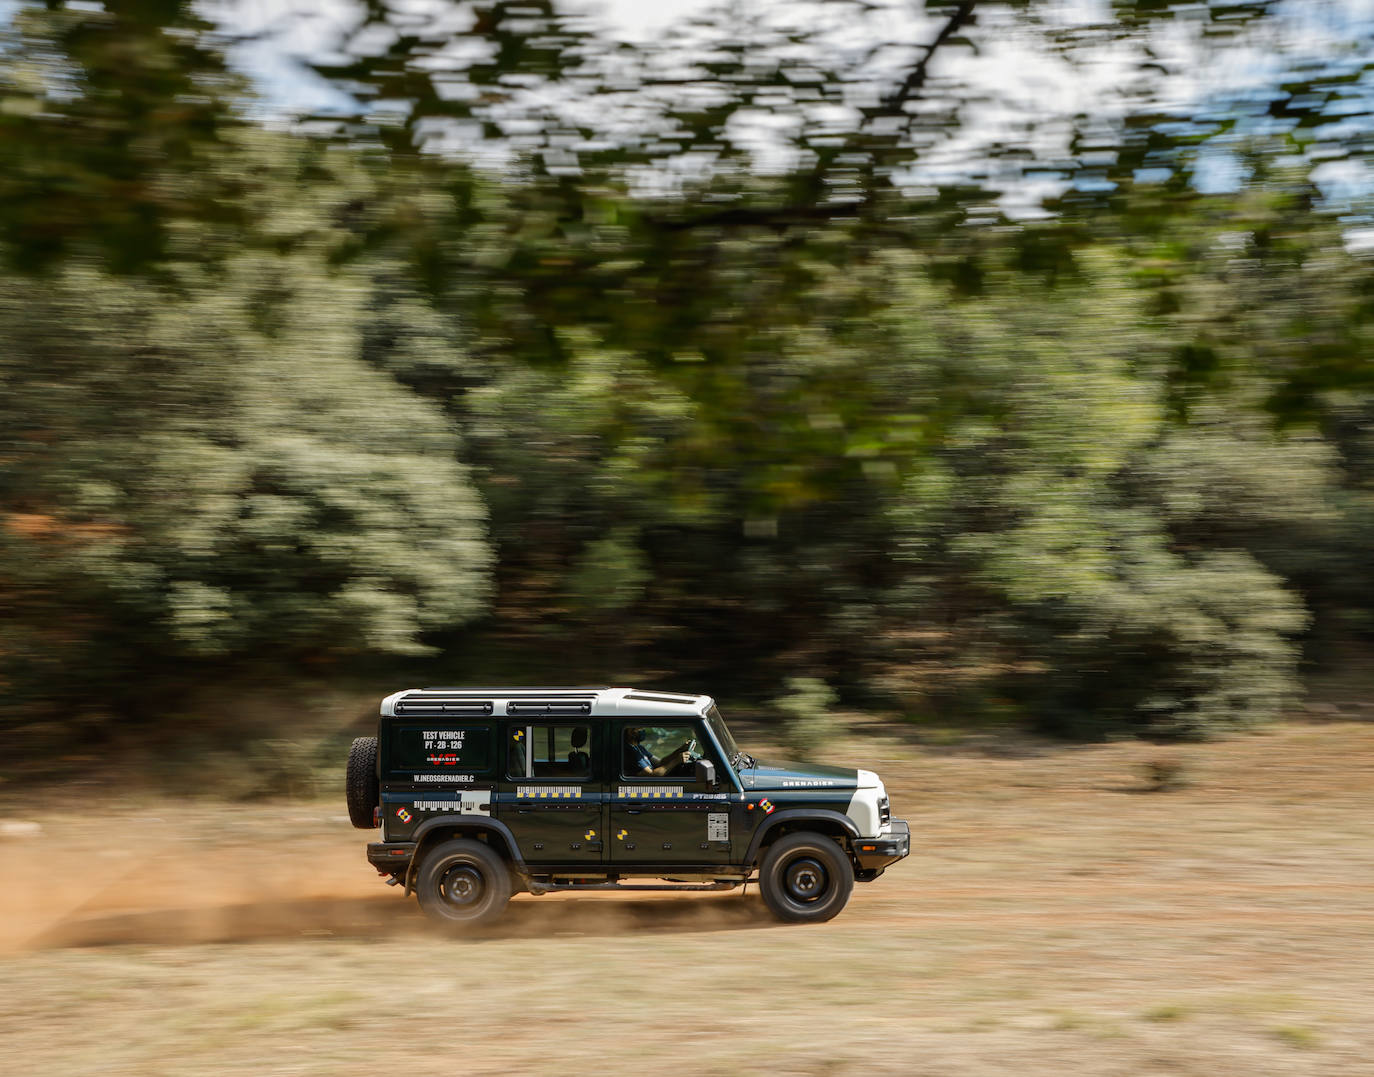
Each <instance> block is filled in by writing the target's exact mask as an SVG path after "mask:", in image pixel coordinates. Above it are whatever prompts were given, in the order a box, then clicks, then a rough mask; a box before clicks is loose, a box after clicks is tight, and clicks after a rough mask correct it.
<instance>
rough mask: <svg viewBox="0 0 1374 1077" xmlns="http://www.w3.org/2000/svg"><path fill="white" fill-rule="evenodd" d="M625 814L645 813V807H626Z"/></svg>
mask: <svg viewBox="0 0 1374 1077" xmlns="http://www.w3.org/2000/svg"><path fill="white" fill-rule="evenodd" d="M625 814H626V815H643V814H644V809H643V808H626V809H625Z"/></svg>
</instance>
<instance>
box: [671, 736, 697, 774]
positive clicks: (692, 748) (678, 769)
mask: <svg viewBox="0 0 1374 1077" xmlns="http://www.w3.org/2000/svg"><path fill="white" fill-rule="evenodd" d="M699 750H700V745H698V743H697V738H696V737H688V738H687V740H686V741H685V742H684V743H683V745H682V747H681V748H679V749H678V751H679V752H686V753H687V755H688V757H689V758H687V759H684V760H683V761H682V762H681V763H679V764H678V765H677V766H675V767H674V768H673V769H672V771H671V773H672V774H673V775H674V776H675V777H682V778H685V777H688V776H689V775H691V774H693V773H694V772H695V770H696V763H695V759H696V757H697V755H698V754H699Z"/></svg>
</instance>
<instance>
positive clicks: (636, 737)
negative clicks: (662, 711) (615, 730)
mask: <svg viewBox="0 0 1374 1077" xmlns="http://www.w3.org/2000/svg"><path fill="white" fill-rule="evenodd" d="M653 732H654V733H656V734H658V735H659V736H658V737H655V738H654V739H655V740H661V739H667V738H668V737H669V736H671V734H673V733H687V732H688V731H687V730H663V729H656V730H654V731H653ZM648 733H649V730H648V729H647V728H646V727H644V726H630V727H628V728H627V729H626V730H625V773H626V774H628V775H632V776H637V777H641V778H663V777H667V776H668V775H670V774H675V773H678V774H681V773H690V772H691V767H692V761H693V760H694V759H695V758H696V757H695V756H694V755H693V754H692V747H693V738H692V737H691V736H690V734H689V735H688V738H687V739H686V740H685V741H683V742H682V744H680V745H679V746H678V747H677V748H675V749H674V750H673V751H671V752H668V753H667V754H666V755H663V756H659V757H658V758H655V757H654V754H653V752H652V751H650V750H649V747H648V745H646V744H645V741H646V740H648V739H649V738H648V736H647V734H648Z"/></svg>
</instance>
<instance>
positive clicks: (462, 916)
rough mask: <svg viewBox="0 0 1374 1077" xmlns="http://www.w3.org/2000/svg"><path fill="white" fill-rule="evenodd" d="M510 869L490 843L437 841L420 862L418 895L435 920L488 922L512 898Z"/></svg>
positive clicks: (429, 915)
mask: <svg viewBox="0 0 1374 1077" xmlns="http://www.w3.org/2000/svg"><path fill="white" fill-rule="evenodd" d="M510 892H511V882H510V871H509V870H508V869H507V868H506V865H505V862H504V861H503V860H502V859H501V858H500V857H499V856H497V855H496V853H494V852H493V851H492V850H491V847H490V846H487V845H483V844H482V843H481V842H480V841H472V840H470V839H468V838H455V839H454V840H453V841H446V842H444V843H443V844H442V845H436V846H435V847H434V848H433V849H431V850H430V851H429V852H428V853H426V854H425V857H424V860H422V861H421V862H420V871H419V874H418V875H417V876H416V878H415V896H416V897H417V898H419V900H420V908H422V909H424V911H425V915H426V916H428V917H429V918H430V919H431V920H433V921H435V922H436V923H439V924H444V925H449V926H453V925H459V924H485V923H490V922H491V921H492V920H495V919H496V918H497V917H498V916H500V915H501V911H502V910H503V909H504V908H505V907H506V902H507V901H509V900H510Z"/></svg>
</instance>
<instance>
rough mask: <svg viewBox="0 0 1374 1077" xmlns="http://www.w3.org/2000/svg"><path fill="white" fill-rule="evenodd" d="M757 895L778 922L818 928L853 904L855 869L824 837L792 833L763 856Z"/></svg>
mask: <svg viewBox="0 0 1374 1077" xmlns="http://www.w3.org/2000/svg"><path fill="white" fill-rule="evenodd" d="M759 890H760V891H761V892H762V894H763V900H764V903H765V904H766V905H767V906H768V908H769V909H770V910H772V913H773V915H774V916H776V917H777V918H778V919H779V920H785V921H787V922H789V923H793V924H819V923H822V922H823V921H825V920H829V919H831V918H833V917H834V916H835V915H836V914H838V913H839V911H840V910H841V909H843V908H844V907H845V904H846V903H847V902H848V901H849V895H850V894H851V893H852V892H853V890H854V869H853V868H852V867H851V866H850V863H849V858H848V857H847V856H845V855H844V852H843V851H842V850H841V849H840V847H839V846H838V845H836V844H835V842H834V840H833V839H831V838H827V837H826V836H825V835H824V834H816V833H812V832H809V831H802V832H801V833H797V834H788V835H787V836H786V837H784V838H779V839H778V840H777V841H776V842H774V843H773V845H772V847H771V848H769V850H768V852H766V853H765V854H764V856H763V863H762V864H761V865H760V867H759Z"/></svg>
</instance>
